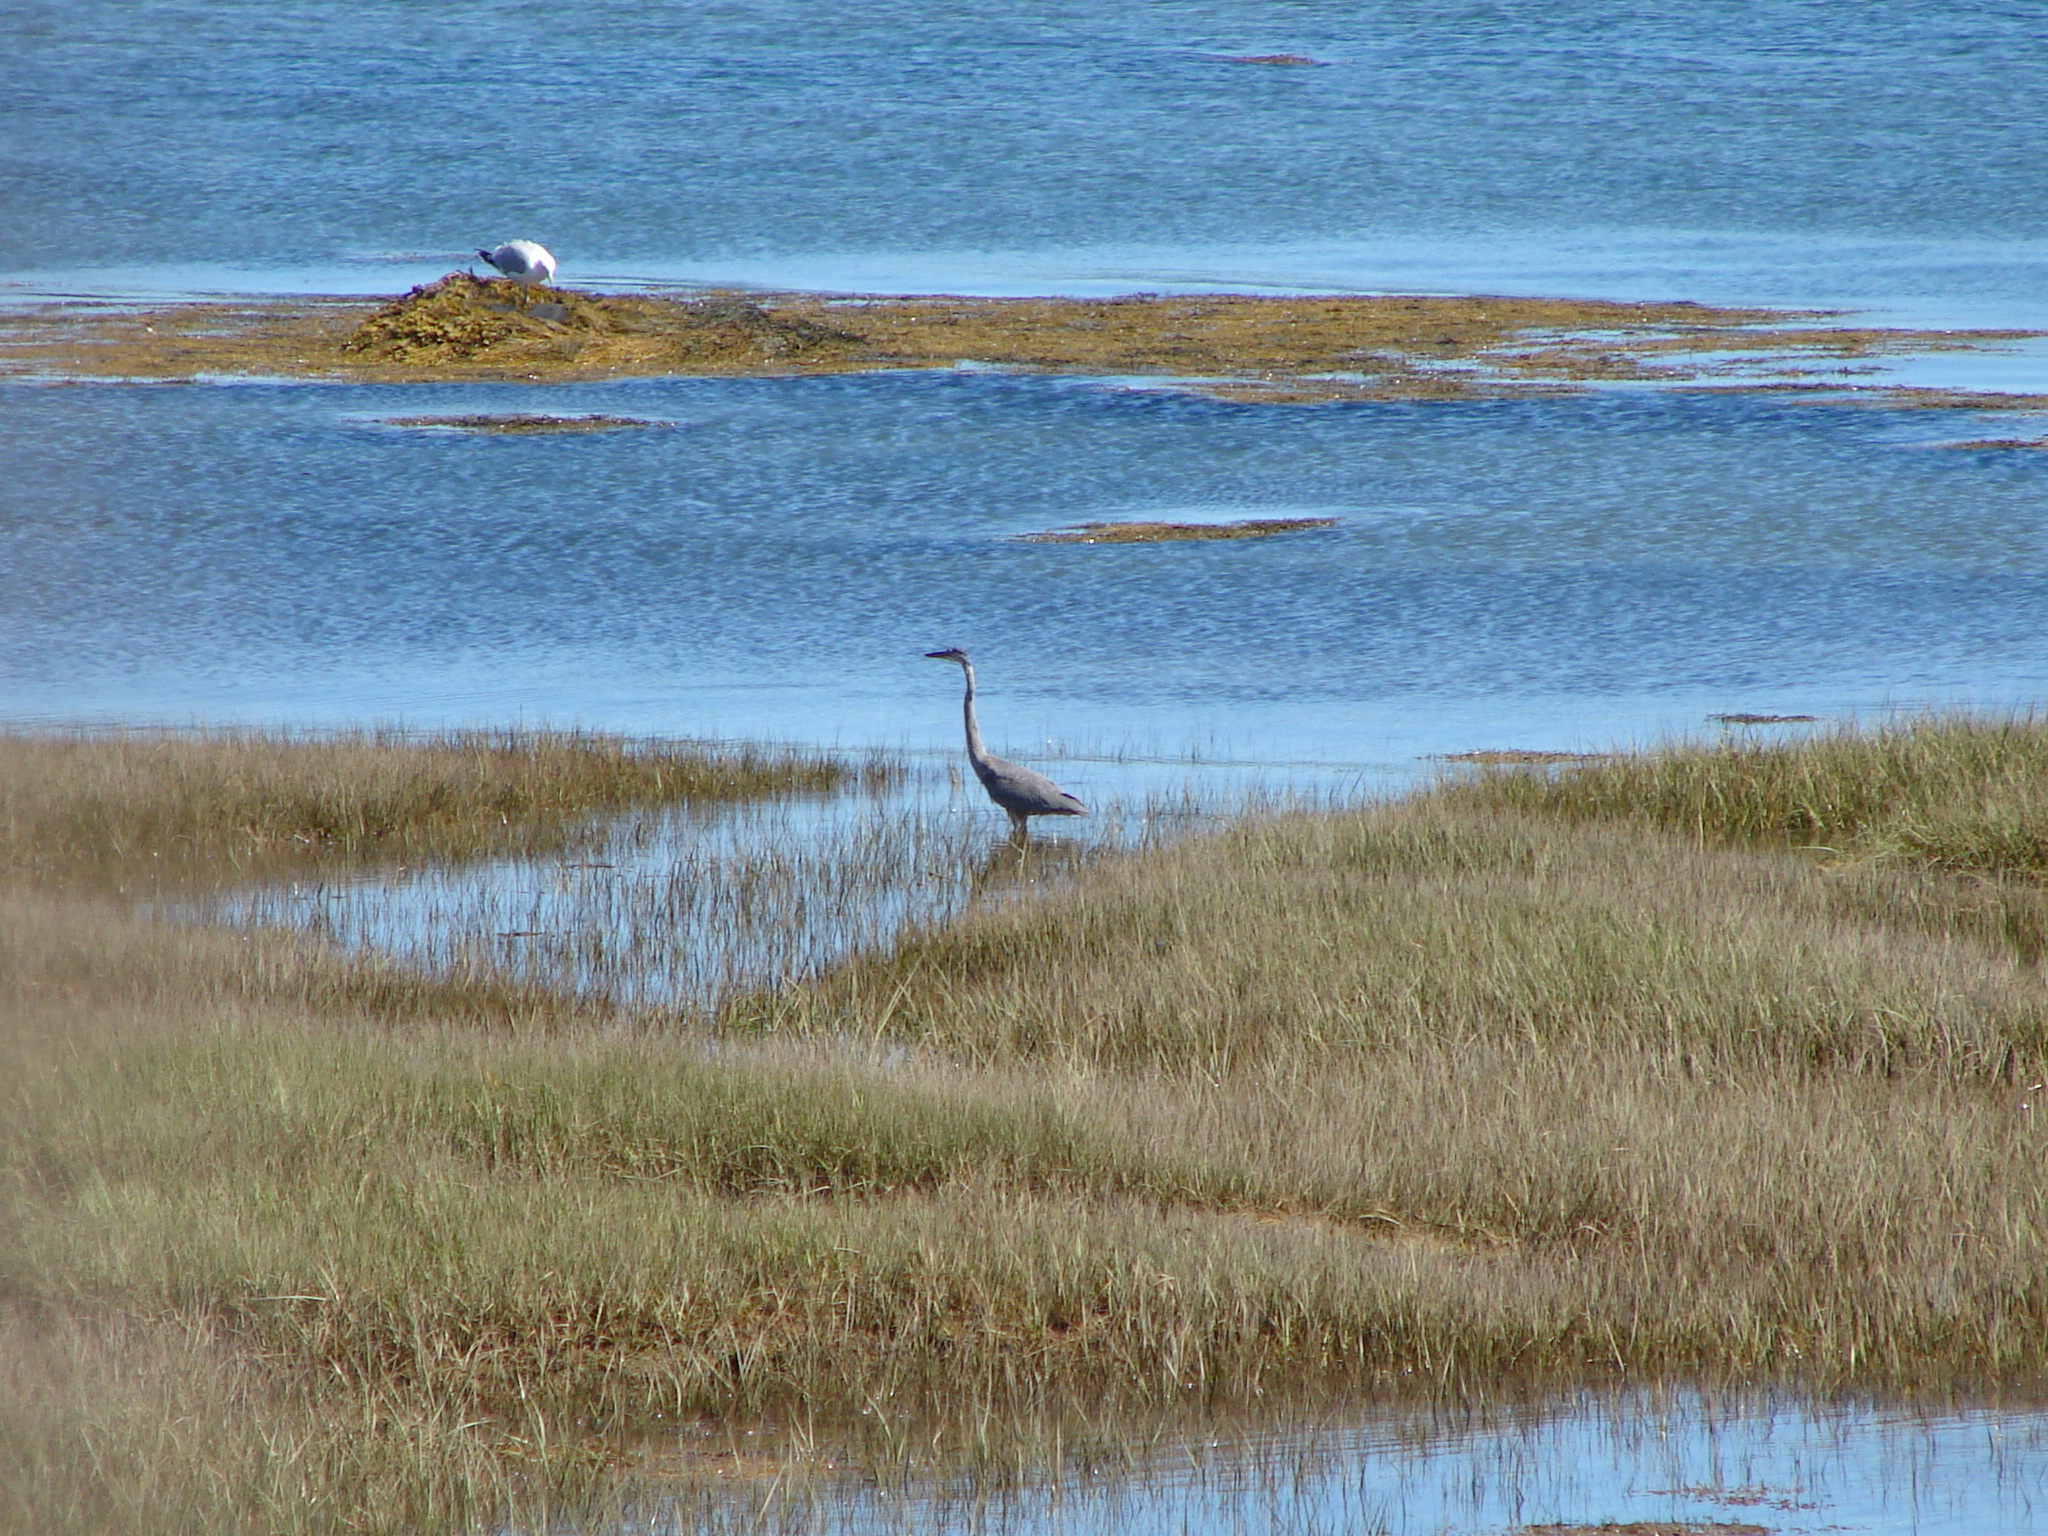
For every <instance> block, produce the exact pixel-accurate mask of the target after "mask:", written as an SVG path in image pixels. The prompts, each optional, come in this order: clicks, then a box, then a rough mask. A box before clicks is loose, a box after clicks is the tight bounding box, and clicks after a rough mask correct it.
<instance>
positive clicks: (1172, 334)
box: [0, 272, 2038, 403]
mask: <svg viewBox="0 0 2048 1536" xmlns="http://www.w3.org/2000/svg"><path fill="white" fill-rule="evenodd" d="M2037 334H2038V333H2036V332H2032V331H2024V330H1996V329H1980V330H1940V331H1930V330H1908V329H1884V328H1878V327H1871V326H1860V325H1855V324H1851V323H1847V322H1846V320H1845V317H1844V316H1842V315H1838V314H1830V313H1825V312H1820V311H1793V310H1771V309H1741V308H1717V307H1713V306H1709V305H1701V304H1692V303H1620V302H1611V301H1602V300H1591V299H1537V298H1515V297H1505V296H1491V297H1488V296H1478V297H1429V296H1370V297H1359V296H1350V295H1324V296H1317V297H1285V298H1274V297H1257V296H1249V295H1238V294H1199V295H1185V294H1183V295H1171V296H1166V295H1136V296H1132V297H1127V298H1117V299H1103V300H1090V299H1066V298H1032V299H1006V298H970V297H960V296H944V295H941V296H930V297H914V298H895V297H871V296H861V295H835V294H817V293H756V292H738V291H734V292H705V293H700V294H696V295H692V296H688V297H674V296H663V295H653V294H630V293H626V294H601V293H592V292H583V291H579V290H576V289H573V288H553V289H547V290H545V291H544V292H543V293H542V294H541V296H539V297H534V296H530V295H526V294H524V293H523V292H521V293H515V292H514V291H513V288H512V285H510V284H507V283H503V282H497V281H490V280H485V279H479V278H477V277H474V276H472V275H470V274H468V273H464V272H452V273H450V274H449V275H448V276H446V277H444V278H442V279H440V280H439V281H437V282H435V283H432V284H428V285H425V286H422V287H419V288H415V289H413V290H412V291H411V292H409V293H407V294H405V295H404V296H402V297H399V298H396V299H394V300H391V301H390V302H387V303H382V304H379V303H374V302H365V301H362V300H351V299H290V300H282V299H248V300H223V301H208V302H190V303H179V304H171V305H158V306H137V305H133V304H117V303H100V302H84V301H73V302H65V303H52V304H44V305H35V306H23V307H18V308H16V309H14V310H12V311H10V312H9V313H8V314H6V315H5V316H4V317H0V370H4V371H5V372H7V373H11V374H14V375H17V376H20V375H29V376H50V377H64V378H118V379H197V378H217V377H232V376H251V377H262V378H272V379H327V380H346V381H351V382H359V383H419V382H431V381H450V382H454V381H471V382H484V381H513V382H534V383H565V382H573V381H587V380H602V379H621V378H651V377H669V376H688V375H702V376H717V377H742V376H749V375H763V374H767V375H774V374H800V375H801V374H835V373H849V372H861V371H869V370H887V369H914V368H945V367H956V366H960V365H962V364H972V365H975V366H981V367H991V368H1001V369H1008V370H1015V371H1020V372H1041V373H1045V372H1049V373H1084V374H1090V375H1096V376H1112V377H1116V376H1129V377H1132V378H1137V379H1153V380H1159V381H1177V382H1179V383H1181V384H1183V385H1185V387H1189V388H1195V389H1199V390H1202V391H1203V392H1205V393H1210V394H1217V395H1221V396H1223V397H1225V398H1231V399H1245V400H1257V401H1268V402H1273V403H1315V402H1323V401H1339V400H1465V399H1485V398H1493V397H1499V396H1503V395H1527V394H1531V393H1557V392H1570V391H1574V390H1579V389H1583V388H1585V387H1587V386H1588V385H1591V384H1594V383H1599V382H1633V383H1645V384H1666V385H1679V384H1691V385H1700V384H1717V383H1718V384H1722V385H1734V386H1745V387H1759V386H1762V385H1766V384H1768V385H1770V386H1771V387H1775V388H1779V389H1786V388H1808V389H1815V390H1824V391H1828V392H1840V391H1843V390H1848V389H1851V388H1852V387H1853V386H1855V385H1857V384H1858V383H1859V382H1860V383H1862V384H1864V385H1865V386H1869V384H1870V380H1869V379H1868V378H1866V377H1864V375H1865V374H1867V373H1868V372H1869V371H1870V370H1871V369H1872V368H1874V367H1877V366H1878V365H1880V364H1881V363H1882V362H1883V361H1885V360H1895V359H1898V358H1901V357H1907V356H1912V355H1917V354H1926V353H1930V352H1935V353H1948V352H1967V351H1973V350H1981V349H1984V348H1987V347H1996V346H1998V345H2000V344H2003V343H2008V342H2013V341H2019V340H2024V339H2027V338H2029V337H2032V336H2034V335H2037ZM1919 393H1920V394H1921V395H1926V394H1927V393H1928V392H1926V391H1921V392H1919ZM1918 403H1932V402H1931V401H1928V400H1922V401H1919V402H1918Z"/></svg>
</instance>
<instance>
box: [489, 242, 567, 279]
mask: <svg viewBox="0 0 2048 1536" xmlns="http://www.w3.org/2000/svg"><path fill="white" fill-rule="evenodd" d="M477 255H479V256H481V257H483V259H484V260H485V261H488V262H489V263H490V264H491V265H492V266H494V267H496V268H497V269H498V271H499V272H500V273H502V274H503V275H504V276H505V278H506V279H507V280H508V281H510V282H514V283H517V284H518V285H519V286H520V287H521V288H524V289H526V290H527V291H528V292H531V291H532V289H533V285H534V284H535V283H544V282H546V281H548V279H550V278H552V277H553V276H554V275H555V258H554V253H553V252H551V251H550V250H549V249H548V248H547V247H546V246H544V245H541V244H539V243H537V242H535V241H532V240H507V241H506V242H505V243H504V244H503V245H501V246H499V247H498V248H497V249H496V250H495V251H487V250H484V249H483V248H482V247H481V246H479V247H478V248H477Z"/></svg>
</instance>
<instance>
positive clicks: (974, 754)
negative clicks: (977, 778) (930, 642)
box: [960, 661, 988, 762]
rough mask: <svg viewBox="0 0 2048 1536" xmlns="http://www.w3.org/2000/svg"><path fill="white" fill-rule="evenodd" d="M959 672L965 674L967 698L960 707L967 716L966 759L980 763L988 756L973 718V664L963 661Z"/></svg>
mask: <svg viewBox="0 0 2048 1536" xmlns="http://www.w3.org/2000/svg"><path fill="white" fill-rule="evenodd" d="M960 670H961V671H962V672H965V673H966V674H967V698H966V699H965V701H964V702H963V703H962V705H961V709H962V712H963V713H965V715H966V716H967V757H968V760H969V761H970V762H980V761H981V760H982V759H983V758H984V757H987V756H988V748H987V747H984V746H983V745H982V744H981V726H980V724H979V723H978V722H977V721H976V720H975V718H974V663H972V662H969V661H963V662H961V663H960Z"/></svg>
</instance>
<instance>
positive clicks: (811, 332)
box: [342, 272, 866, 377]
mask: <svg viewBox="0 0 2048 1536" xmlns="http://www.w3.org/2000/svg"><path fill="white" fill-rule="evenodd" d="M865 345H866V339H865V338H864V337H862V336H859V335H857V334H855V333H853V332H851V331H845V330H840V329H838V328H836V327H834V326H830V325H825V324H821V323H819V322H818V321H816V320H812V319H807V318H805V317H803V316H801V315H795V314H786V313H778V312H776V311H775V310H774V309H772V308H770V307H768V306H767V305H764V304H761V303H757V302H754V301H751V300H747V299H742V298H738V297H735V296H733V295H730V294H711V295H707V296H704V297H701V298H695V299H683V300H677V299H667V298H655V297H651V296H648V295H645V294H594V293H582V292H578V291H577V290H575V289H570V288H543V289H537V290H534V291H533V292H532V293H531V294H524V293H521V292H520V291H519V290H517V289H516V288H515V287H514V286H513V285H512V284H510V283H507V282H503V281H496V280H491V279H487V278H478V277H475V276H472V275H471V274H469V273H467V272H451V273H449V274H448V276H446V277H444V278H442V279H440V281H438V282H434V283H428V284H426V285H424V286H422V287H419V288H415V289H413V290H412V291H411V292H410V293H408V294H406V295H405V296H404V297H403V298H400V299H396V300H394V301H393V302H392V303H389V304H386V305H385V306H384V307H383V308H381V309H379V310H377V311H376V312H375V313H374V314H372V315H371V316H370V317H369V318H368V319H366V320H364V321H363V322H362V324H360V325H359V326H357V327H356V329H355V331H354V333H353V334H352V335H350V337H349V338H348V340H347V341H345V342H344V343H343V344H342V351H343V352H344V353H347V354H349V355H351V356H353V357H355V358H357V359H360V360H361V361H363V362H367V363H372V364H381V365H384V366H385V367H392V366H396V367H398V368H401V369H414V368H417V369H422V370H425V369H433V370H437V371H444V372H445V371H446V370H448V369H450V368H454V369H457V370H459V371H462V372H474V373H479V374H481V373H493V372H502V373H518V374H521V375H524V376H528V377H533V376H539V375H546V374H553V375H557V376H562V375H570V376H574V375H593V374H605V373H618V372H630V373H640V374H644V373H648V372H663V371H674V372H678V373H705V372H714V371H716V372H726V371H730V372H737V373H748V372H764V371H775V370H778V369H782V368H790V367H803V366H806V365H812V366H816V365H827V366H830V365H835V364H836V365H837V366H840V367H844V366H846V364H847V362H848V360H849V359H850V358H852V357H854V356H856V355H858V354H859V353H860V351H861V349H862V348H863V347H864V346H865Z"/></svg>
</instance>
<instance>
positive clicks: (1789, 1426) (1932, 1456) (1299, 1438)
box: [629, 1391, 2048, 1536]
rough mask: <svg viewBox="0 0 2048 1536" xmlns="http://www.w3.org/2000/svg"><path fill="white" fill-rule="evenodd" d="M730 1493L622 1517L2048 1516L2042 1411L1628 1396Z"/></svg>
mask: <svg viewBox="0 0 2048 1536" xmlns="http://www.w3.org/2000/svg"><path fill="white" fill-rule="evenodd" d="M734 1502H735V1503H736V1504H738V1505H740V1506H743V1507H744V1513H739V1512H737V1511H729V1510H727V1509H726V1508H725V1506H723V1505H722V1504H720V1503H717V1502H705V1503H695V1504H694V1505H693V1507H692V1508H690V1509H689V1510H688V1512H687V1513H683V1512H682V1511H681V1510H680V1509H677V1508H674V1507H671V1508H670V1509H669V1510H668V1511H667V1512H665V1513H652V1514H642V1515H641V1516H639V1517H637V1518H636V1519H635V1520H634V1521H632V1522H630V1523H629V1528H631V1529H636V1530H643V1531H667V1530H672V1529H679V1528H703V1527H707V1526H708V1527H713V1528H716V1527H720V1526H723V1525H724V1524H726V1521H727V1519H730V1520H731V1523H732V1524H733V1525H734V1526H735V1528H737V1527H739V1526H743V1525H751V1526H752V1528H756V1529H759V1528H766V1529H769V1530H783V1529H796V1528H799V1527H801V1528H804V1529H832V1530H852V1531H871V1532H877V1533H879V1532H885V1531H899V1530H918V1531H934V1532H938V1531H945V1532H951V1531H960V1532H988V1533H996V1532H1016V1533H1029V1536H1041V1533H1062V1536H1083V1533H1102V1536H1150V1533H1154V1532H1157V1533H1162V1536H1163V1533H1169V1532H1170V1533H1175V1536H1182V1533H1197V1536H1211V1533H1214V1536H1223V1533H1233V1536H1234V1533H1242V1532H1281V1531H1285V1532H1300V1533H1304V1536H1307V1533H1321V1532H1330V1533H1333V1536H1334V1533H1338V1532H1343V1533H1361V1532H1371V1533H1379V1532H1384V1533H1387V1536H1450V1533H1467V1532H1469V1533H1475V1536H1476V1533H1493V1532H1507V1531H1515V1530H1521V1529H1523V1528H1526V1527H1532V1526H1533V1527H1538V1528H1545V1527H1566V1528H1585V1527H1590V1528H1593V1529H1599V1528H1602V1527H1606V1526H1613V1525H1625V1524H1627V1523H1629V1522H1637V1521H1643V1522H1647V1521H1670V1522H1685V1523H1687V1525H1688V1528H1693V1529H1698V1530H1701V1531H1714V1530H1717V1529H1719V1530H1723V1531H1729V1532H1732V1531H1737V1530H1740V1531H1757V1530H1763V1531H1770V1532H1774V1533H1784V1536H1808V1533H1811V1536H1819V1533H1822V1532H1863V1533H1872V1536H1884V1533H1900V1536H1904V1533H1908V1532H1911V1533H1914V1536H2022V1533H2033V1532H2039V1531H2041V1530H2043V1529H2048V1413H2043V1412H2039V1411H2034V1410H1996V1409H1990V1408H1974V1409H1964V1410H1944V1411H1940V1412H1922V1411H1915V1410H1912V1409H1906V1408H1896V1407H1887V1406H1873V1405H1868V1404H1860V1405H1828V1404H1822V1405H1816V1404H1810V1403H1802V1402H1798V1401H1794V1400H1790V1399H1781V1398H1754V1399H1747V1400H1738V1401H1733V1402H1729V1401H1719V1402H1716V1401H1712V1400H1709V1399H1707V1398H1704V1397H1702V1396H1700V1395H1698V1394H1693V1393H1674V1394H1659V1393H1653V1392H1646V1391H1645V1392H1632V1393H1625V1394H1618V1395H1615V1396H1587V1397H1585V1398H1583V1399H1580V1400H1577V1401H1574V1402H1571V1403H1568V1404H1565V1405H1562V1406H1561V1407H1552V1408H1550V1409H1546V1410H1543V1411H1540V1412H1539V1411H1511V1410H1494V1411H1490V1412H1475V1413H1472V1414H1470V1415H1465V1416H1459V1415H1447V1414H1445V1413H1443V1412H1442V1411H1439V1412H1437V1413H1436V1414H1433V1415H1431V1414H1427V1413H1418V1412H1398V1411H1395V1412H1388V1413H1385V1414H1383V1415H1380V1416H1377V1417H1374V1418H1372V1419H1370V1420H1366V1421H1362V1422H1361V1420H1360V1419H1358V1418H1357V1417H1353V1418H1352V1420H1351V1422H1349V1423H1348V1424H1345V1425H1341V1426H1339V1425H1336V1424H1327V1425H1325V1426H1323V1427H1321V1428H1318V1429H1316V1430H1314V1431H1311V1432H1306V1433H1299V1432H1298V1433H1291V1434H1286V1435H1281V1436H1278V1437H1271V1438H1266V1439H1263V1440H1256V1441H1253V1442H1250V1443H1246V1442H1245V1441H1244V1440H1243V1439H1242V1438H1240V1437H1238V1436H1235V1435H1233V1434H1232V1432H1231V1431H1230V1430H1229V1429H1228V1428H1225V1429H1222V1430H1219V1431H1218V1432H1217V1433H1215V1434H1213V1435H1211V1436H1210V1437H1207V1438H1206V1439H1204V1440H1201V1441H1195V1442H1190V1443H1189V1444H1187V1445H1186V1446H1184V1447H1182V1448H1180V1449H1178V1450H1176V1451H1175V1452H1173V1453H1172V1454H1171V1455H1168V1456H1164V1457H1162V1458H1161V1459H1160V1460H1159V1461H1158V1463H1157V1464H1156V1465H1155V1466H1154V1467H1153V1468H1152V1469H1151V1470H1150V1471H1149V1472H1148V1473H1146V1474H1143V1475H1140V1476H1135V1477H1129V1476H1116V1477H1100V1478H1098V1477H1090V1476H1089V1475H1087V1474H1086V1473H1085V1472H1082V1473H1071V1472H1070V1473H1069V1474H1068V1475H1067V1476H1066V1477H1065V1478H1063V1479H1062V1480H1061V1481H1060V1482H1059V1483H1058V1484H1057V1485H1051V1484H1048V1485H1044V1486H1037V1487H1026V1488H1021V1489H1012V1490H1008V1491H1006V1492H1003V1493H1001V1494H997V1495H985V1496H969V1495H963V1494H959V1493H952V1494H943V1495H934V1494H931V1493H929V1492H917V1491H908V1492H902V1491H899V1492H894V1493H890V1492H883V1491H880V1490H876V1489H872V1488H868V1489H863V1490H859V1491H853V1492H847V1491H844V1490H842V1489H831V1490H827V1489H826V1488H825V1487H824V1486H823V1485H821V1484H818V1483H809V1484H801V1485H800V1484H798V1483H793V1482H792V1481H790V1480H787V1479H785V1480H783V1481H782V1482H780V1483H777V1482H774V1481H772V1480H770V1479H769V1478H767V1477H764V1478H763V1479H762V1480H761V1481H759V1482H757V1483H755V1484H754V1485H753V1486H752V1487H751V1488H750V1489H748V1490H746V1492H744V1493H741V1494H739V1495H738V1497H737V1498H736V1499H735V1500H734ZM644 1507H645V1506H643V1508H644ZM653 1507H654V1508H656V1509H658V1508H659V1507H660V1506H659V1504H658V1502H657V1503H656V1504H655V1505H654V1506H653ZM721 1515H724V1516H725V1517H726V1518H721ZM755 1522H758V1524H756V1523H755Z"/></svg>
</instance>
